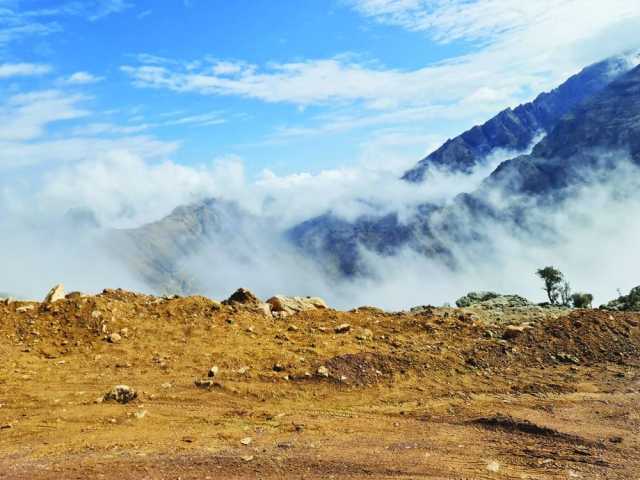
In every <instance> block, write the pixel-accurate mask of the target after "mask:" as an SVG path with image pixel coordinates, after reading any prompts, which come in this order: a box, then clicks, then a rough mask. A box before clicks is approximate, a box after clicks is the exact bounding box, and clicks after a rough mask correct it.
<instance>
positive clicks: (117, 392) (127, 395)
mask: <svg viewBox="0 0 640 480" xmlns="http://www.w3.org/2000/svg"><path fill="white" fill-rule="evenodd" d="M136 398H138V392H136V391H135V390H134V389H133V388H131V387H129V386H128V385H116V386H115V387H113V388H112V389H111V391H109V392H107V393H105V394H104V397H103V400H104V401H105V402H118V403H122V404H125V403H129V402H131V401H133V400H135V399H136Z"/></svg>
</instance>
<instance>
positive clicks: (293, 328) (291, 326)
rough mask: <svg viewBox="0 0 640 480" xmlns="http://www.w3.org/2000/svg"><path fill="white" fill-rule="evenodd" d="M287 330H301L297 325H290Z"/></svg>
mask: <svg viewBox="0 0 640 480" xmlns="http://www.w3.org/2000/svg"><path fill="white" fill-rule="evenodd" d="M287 330H288V331H290V332H297V331H298V330H299V328H298V327H296V326H295V325H289V326H288V327H287Z"/></svg>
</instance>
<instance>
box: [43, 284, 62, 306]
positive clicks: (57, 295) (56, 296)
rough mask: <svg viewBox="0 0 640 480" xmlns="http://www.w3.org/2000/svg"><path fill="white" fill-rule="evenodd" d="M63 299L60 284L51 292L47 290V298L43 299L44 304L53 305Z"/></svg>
mask: <svg viewBox="0 0 640 480" xmlns="http://www.w3.org/2000/svg"><path fill="white" fill-rule="evenodd" d="M63 299H64V285H63V284H61V283H60V284H58V285H56V286H55V287H53V288H52V289H51V290H49V293H47V296H46V297H45V298H44V303H53V302H57V301H58V300H63Z"/></svg>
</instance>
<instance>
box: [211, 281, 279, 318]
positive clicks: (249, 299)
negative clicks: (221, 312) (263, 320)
mask: <svg viewBox="0 0 640 480" xmlns="http://www.w3.org/2000/svg"><path fill="white" fill-rule="evenodd" d="M222 303H223V304H224V305H229V306H241V307H244V308H248V309H250V310H254V311H256V312H258V313H261V314H262V315H264V316H265V317H271V305H269V304H268V303H264V302H262V301H261V300H260V299H259V298H258V297H256V296H255V295H254V294H253V293H252V292H251V291H249V290H247V289H246V288H239V289H238V290H236V291H235V292H234V293H233V295H231V296H230V297H229V298H227V299H226V300H225V301H223V302H222Z"/></svg>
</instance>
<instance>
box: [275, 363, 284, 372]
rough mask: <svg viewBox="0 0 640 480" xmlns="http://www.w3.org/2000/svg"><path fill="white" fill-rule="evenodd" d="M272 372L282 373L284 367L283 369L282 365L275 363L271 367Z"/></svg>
mask: <svg viewBox="0 0 640 480" xmlns="http://www.w3.org/2000/svg"><path fill="white" fill-rule="evenodd" d="M273 371H274V372H284V371H285V367H284V365H282V364H281V363H276V364H275V365H274V366H273Z"/></svg>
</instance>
